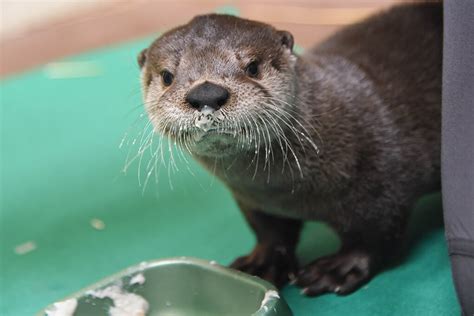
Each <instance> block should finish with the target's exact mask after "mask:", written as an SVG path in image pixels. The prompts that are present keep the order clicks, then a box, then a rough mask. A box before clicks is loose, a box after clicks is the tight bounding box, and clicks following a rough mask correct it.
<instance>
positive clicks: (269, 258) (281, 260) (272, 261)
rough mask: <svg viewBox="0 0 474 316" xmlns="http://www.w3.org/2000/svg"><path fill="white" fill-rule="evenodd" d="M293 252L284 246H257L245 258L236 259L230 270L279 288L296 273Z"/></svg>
mask: <svg viewBox="0 0 474 316" xmlns="http://www.w3.org/2000/svg"><path fill="white" fill-rule="evenodd" d="M297 266H298V264H297V260H296V257H295V255H294V251H290V250H288V249H287V248H286V247H285V246H264V245H257V246H256V247H255V248H254V250H253V251H252V252H251V253H250V254H249V255H247V256H242V257H239V258H237V259H236V260H235V261H234V262H233V263H232V264H231V265H230V267H231V268H234V269H237V270H240V271H242V272H245V273H248V274H251V275H255V276H258V277H260V278H262V279H264V280H267V281H269V282H271V283H272V284H274V285H275V286H276V287H278V288H281V287H282V286H284V285H285V284H286V283H287V282H288V280H289V278H290V275H294V274H295V272H296V271H297Z"/></svg>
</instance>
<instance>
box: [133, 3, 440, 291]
mask: <svg viewBox="0 0 474 316" xmlns="http://www.w3.org/2000/svg"><path fill="white" fill-rule="evenodd" d="M235 27H238V29H239V32H235ZM285 34H286V33H284V32H283V33H282V32H278V31H276V30H275V29H274V28H272V27H271V26H268V25H265V24H261V23H257V22H251V21H247V20H242V19H238V18H233V17H227V16H218V15H210V16H204V17H198V18H196V19H194V20H193V21H191V22H190V23H189V24H187V25H185V26H183V27H180V28H177V29H174V30H172V31H170V32H168V33H166V34H165V35H164V36H163V37H161V38H160V39H158V40H157V41H156V42H155V43H154V44H152V46H151V47H150V48H149V49H148V50H146V51H144V53H143V55H144V56H141V58H142V59H140V58H139V62H140V63H141V64H142V66H143V67H144V70H143V85H144V91H145V96H146V98H145V100H146V101H147V104H152V106H148V107H147V109H148V112H149V114H150V117H151V120H152V121H153V122H154V124H155V126H158V128H157V129H158V130H160V128H159V127H160V124H163V121H166V122H168V124H171V125H172V124H175V125H176V124H178V125H180V126H182V125H183V124H185V125H186V124H188V125H186V126H188V127H189V128H191V127H190V126H191V125H190V124H191V123H190V122H192V120H191V118H190V119H189V120H188V121H186V122H185V121H184V119H183V113H187V114H186V115H189V117H192V115H193V114H192V113H191V111H193V109H192V108H190V107H189V106H187V105H186V104H185V102H184V100H182V99H181V97H179V96H182V95H185V93H186V91H188V90H189V88H190V87H192V86H194V85H195V84H196V83H197V82H200V81H202V80H203V78H206V79H208V80H212V81H214V82H219V83H220V84H223V85H225V86H227V87H229V88H230V89H231V91H232V95H233V100H232V101H231V102H230V103H229V106H228V109H227V110H228V112H227V114H228V115H229V116H231V117H232V115H234V117H233V119H234V120H238V119H239V116H238V115H236V114H235V113H239V111H241V112H240V113H241V115H244V114H245V115H252V113H256V112H257V111H258V106H259V103H262V102H263V101H262V100H265V97H267V98H268V97H275V98H276V99H278V100H280V101H273V103H274V104H273V105H280V106H281V107H282V109H284V110H285V111H286V113H288V114H290V115H291V116H292V117H293V118H292V119H291V121H292V124H294V125H293V126H294V127H295V129H296V130H297V132H295V131H294V130H291V128H290V127H289V126H285V124H283V123H282V122H281V121H278V122H280V124H281V130H282V131H284V132H285V136H286V139H287V141H288V142H290V144H291V151H293V152H291V151H289V150H288V148H286V147H285V146H282V144H281V142H280V143H278V133H272V135H271V136H270V135H269V136H268V144H267V145H266V146H263V141H261V142H260V143H259V146H260V147H259V148H258V155H256V151H254V148H256V147H257V146H256V144H257V143H256V142H255V139H254V140H253V142H252V140H251V138H256V136H257V133H256V131H255V128H256V127H257V125H255V126H253V125H251V126H248V128H249V129H253V131H251V132H252V133H253V134H251V137H248V138H245V137H242V140H241V142H245V146H243V147H242V148H241V147H238V146H236V147H235V148H234V149H233V150H229V152H228V153H227V154H225V155H223V156H219V157H217V156H216V154H212V152H213V151H212V150H210V152H211V154H206V152H201V151H199V148H197V147H193V145H192V144H191V143H189V144H187V145H186V146H188V149H189V150H190V152H191V154H193V156H194V157H195V158H196V159H197V160H198V161H200V162H201V163H202V164H203V165H204V166H205V167H206V168H208V169H209V170H210V171H211V172H213V173H214V174H215V175H216V176H217V177H219V178H220V179H221V180H222V181H223V182H224V183H225V184H226V185H227V186H228V187H229V189H230V190H231V191H232V193H233V194H234V196H235V198H236V200H237V202H238V204H239V206H240V208H241V209H242V212H243V214H244V215H245V217H246V219H247V221H248V222H249V224H250V226H251V227H252V228H253V229H254V231H255V233H256V236H257V246H256V248H255V249H254V251H253V252H252V253H251V254H250V255H248V256H244V257H241V258H239V259H237V260H236V261H235V262H234V265H233V266H234V267H236V268H239V269H241V270H243V271H247V272H249V273H252V274H256V275H260V276H262V277H264V278H266V279H268V280H270V281H273V282H275V283H276V284H278V285H281V284H284V283H285V282H286V281H287V280H288V274H290V275H291V274H293V273H294V274H295V278H296V283H297V284H298V285H300V286H302V287H303V288H304V289H305V293H306V294H308V295H317V294H321V293H324V292H338V293H341V294H346V293H350V292H352V291H353V290H355V289H356V288H357V287H359V286H360V285H361V284H363V283H364V282H367V280H368V279H370V277H371V276H372V275H374V273H376V272H377V271H379V270H380V268H381V267H382V266H383V262H384V260H385V258H386V257H387V255H391V254H393V253H394V252H395V250H394V249H395V248H396V247H397V246H398V244H399V242H400V239H401V238H402V236H403V233H404V230H405V226H406V222H407V219H408V217H409V213H410V209H411V208H412V206H413V204H414V202H415V201H416V200H417V199H418V198H419V197H420V196H421V195H422V194H424V193H427V192H430V191H432V190H437V189H438V188H439V183H440V104H441V60H442V58H441V57H442V6H441V4H418V5H406V6H400V7H395V8H393V9H391V10H389V11H387V12H383V13H380V14H378V15H376V16H373V17H371V18H369V19H367V20H365V21H362V22H360V23H357V24H355V25H352V26H349V27H347V28H344V29H342V30H341V31H339V32H338V33H336V34H335V35H333V36H331V37H330V38H329V39H327V40H326V41H324V42H322V43H320V44H319V45H317V46H316V47H314V48H313V49H311V50H309V51H308V52H306V53H305V54H304V55H303V56H301V57H298V58H296V57H295V56H294V55H292V54H290V53H289V52H288V46H289V44H288V43H286V45H285V39H286V40H288V35H285ZM209 38H212V39H213V43H216V44H215V45H213V47H214V48H215V50H214V51H211V52H209V51H205V49H206V47H207V46H206V45H209ZM255 43H257V44H255ZM291 46H292V43H291ZM220 47H223V48H225V49H227V50H229V51H235V52H237V53H236V55H234V56H230V55H226V54H225V53H222V51H221V50H220V49H219V48H220ZM202 48H204V50H203V51H201V50H200V49H202ZM204 51H205V53H204ZM224 51H225V50H224ZM200 52H203V54H202V55H199V54H200ZM209 53H210V54H209ZM190 54H191V55H190ZM193 54H194V55H193ZM209 56H213V58H212V60H211V59H209V58H210V57H209ZM198 57H200V59H199V60H200V62H195V63H194V64H193V63H189V62H190V61H192V60H196V59H197V58H198ZM252 58H257V59H258V58H259V59H261V60H262V61H264V62H265V64H264V66H263V68H262V77H261V78H258V79H257V80H249V79H248V78H246V77H245V75H242V73H241V69H242V67H243V65H245V63H247V62H248V61H249V60H251V59H252ZM160 63H161V65H159V64H160ZM183 63H184V64H183ZM163 64H166V65H168V66H167V67H174V69H177V70H176V73H177V74H179V73H180V72H185V73H186V76H184V77H182V78H181V77H180V78H178V77H177V78H176V80H177V82H176V84H175V87H173V89H176V90H179V91H180V92H175V93H173V94H171V93H168V94H166V93H163V88H162V87H160V86H159V85H160V83H159V76H157V71H158V69H160V67H163ZM229 65H232V66H229ZM276 99H275V100H276ZM153 100H159V101H155V102H154V101H153ZM158 107H168V108H169V109H166V111H164V110H162V109H161V110H160V109H158ZM178 109H179V110H178ZM252 111H254V112H252ZM242 113H244V114H242ZM274 114H275V115H276V116H277V117H278V115H280V117H281V116H283V114H282V113H279V112H275V113H274ZM254 115H256V114H254ZM163 116H165V117H166V119H164V118H163ZM240 118H241V117H240ZM293 119H297V120H298V123H295V122H294V121H293ZM288 120H290V118H288ZM177 122H179V123H177ZM267 123H269V124H270V123H272V122H271V121H270V119H269V118H268V121H267ZM260 127H261V128H262V133H263V130H264V127H263V126H260ZM267 128H268V127H267ZM161 132H162V133H163V134H165V135H168V136H171V137H173V134H171V135H170V133H169V131H166V129H161ZM269 132H272V130H270V129H269ZM273 132H276V131H275V130H273ZM298 133H301V135H299V136H298ZM273 134H277V136H275V135H273ZM174 136H176V134H174ZM188 136H189V135H188ZM249 139H250V140H249ZM280 141H281V138H280ZM194 145H195V144H194ZM198 147H199V146H198ZM285 149H286V151H285ZM269 150H270V151H271V156H270V155H269V153H268V151H269ZM215 151H217V152H218V151H219V148H216V149H215ZM297 164H298V166H297ZM255 167H257V168H255ZM203 216H204V215H203ZM304 220H321V221H324V222H327V223H329V224H330V225H331V226H332V227H334V228H335V230H336V231H337V232H338V233H339V235H340V236H341V238H342V241H343V247H342V249H341V251H340V252H339V253H338V254H336V255H335V257H331V258H332V259H331V258H329V259H328V260H329V262H330V265H331V267H332V268H331V269H332V270H331V269H327V262H326V263H324V262H323V261H321V260H319V261H315V262H313V263H312V264H310V265H309V266H308V267H305V268H303V269H301V270H299V274H298V269H297V262H296V259H295V258H294V250H295V247H296V244H297V242H298V235H299V231H300V228H301V224H302V221H304ZM348 266H349V268H347V267H348ZM338 267H341V269H340V270H341V271H343V270H344V271H345V270H348V269H349V271H350V272H346V274H343V273H342V272H340V271H339V270H337V269H339V268H338ZM342 267H343V268H344V269H343V268H342ZM351 267H352V268H351ZM325 269H327V270H325ZM334 270H336V273H335V272H334ZM337 271H339V272H337ZM321 274H323V277H321V276H319V277H318V275H321ZM341 278H342V280H341Z"/></svg>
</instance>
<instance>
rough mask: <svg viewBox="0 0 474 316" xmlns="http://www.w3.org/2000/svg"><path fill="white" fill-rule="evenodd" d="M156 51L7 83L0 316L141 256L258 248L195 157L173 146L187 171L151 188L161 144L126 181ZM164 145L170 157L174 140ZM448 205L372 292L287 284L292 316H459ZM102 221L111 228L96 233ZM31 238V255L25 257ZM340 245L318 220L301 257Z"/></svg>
mask: <svg viewBox="0 0 474 316" xmlns="http://www.w3.org/2000/svg"><path fill="white" fill-rule="evenodd" d="M149 42H150V40H149V39H146V40H142V41H138V42H132V43H128V44H125V45H120V46H117V47H113V48H110V49H106V50H100V51H96V52H91V53H87V54H83V55H80V56H76V57H71V58H67V59H66V60H63V61H62V62H68V63H69V64H62V65H63V66H61V65H59V66H58V65H53V66H51V65H50V66H49V67H42V68H38V69H35V70H33V71H31V72H28V73H25V74H21V75H18V76H15V77H11V78H9V79H7V80H4V81H3V82H1V91H0V92H1V172H2V174H1V208H0V211H1V213H0V215H1V227H0V229H1V231H0V238H1V244H0V247H1V252H0V255H1V274H0V286H1V288H0V291H1V293H0V294H1V295H0V304H1V305H0V314H1V315H15V316H17V315H31V314H32V313H33V312H34V311H37V310H39V309H40V308H42V307H44V306H45V305H47V304H49V303H50V302H53V301H55V300H57V299H60V298H61V297H63V296H65V295H67V294H70V293H72V292H75V291H77V290H78V289H80V288H82V287H84V286H86V285H88V284H91V283H94V282H95V281H96V280H98V279H100V278H103V277H104V276H107V275H109V274H112V273H114V272H116V271H119V270H121V269H123V268H125V267H127V266H129V265H132V264H135V263H137V262H140V261H143V260H149V259H153V258H164V257H172V256H194V257H200V258H205V259H210V260H216V261H218V262H220V263H222V264H228V263H229V262H231V261H232V259H233V258H234V257H236V256H238V255H241V254H243V253H245V252H247V251H249V250H250V249H251V248H252V245H253V242H254V238H253V236H252V234H251V232H250V230H249V229H248V227H247V226H246V224H245V222H244V221H243V219H242V217H241V216H240V214H239V212H238V209H237V207H236V205H235V203H234V202H233V200H232V198H231V195H230V194H229V192H228V191H227V190H226V189H225V188H224V186H223V185H222V184H221V183H219V182H218V181H216V180H213V178H212V177H210V176H209V175H208V174H207V173H206V172H205V171H204V170H202V169H201V168H200V167H199V166H198V165H197V164H196V163H194V162H193V161H192V160H190V158H189V157H187V156H185V157H184V158H183V157H181V155H180V154H179V153H178V152H177V151H176V150H173V151H172V152H173V157H174V158H175V160H176V165H177V168H178V169H179V171H175V170H174V169H173V170H174V171H171V169H170V168H169V167H168V164H165V165H164V166H162V167H161V169H160V171H159V172H158V174H157V177H156V180H155V174H154V172H152V175H151V177H150V179H149V181H148V183H147V186H146V188H144V186H143V182H144V180H145V178H146V175H147V171H146V169H147V168H146V167H147V165H149V166H154V161H152V163H151V164H149V161H150V159H153V158H152V156H153V153H154V152H155V151H154V150H155V149H156V148H157V147H156V144H157V142H159V140H158V139H157V138H156V139H155V142H154V146H155V147H153V149H152V150H151V151H146V152H145V153H144V156H143V159H142V162H141V164H140V163H139V162H140V161H139V159H137V160H135V161H134V162H133V163H132V164H131V165H130V167H129V168H128V170H127V172H125V173H124V172H123V169H124V166H125V164H126V163H125V162H126V158H127V154H128V153H130V155H131V157H133V156H134V155H136V154H137V152H138V148H139V146H140V140H142V135H144V139H146V137H147V135H148V134H146V133H144V134H143V133H142V131H143V130H144V129H145V128H146V117H143V118H141V119H140V115H141V114H142V113H143V110H142V107H141V96H140V89H139V80H138V76H139V73H138V69H137V66H136V55H137V54H138V52H139V51H140V50H141V49H142V48H143V47H145V46H146V45H147V44H148V43H149ZM64 65H66V68H65V69H62V68H61V67H64ZM55 67H56V68H55ZM58 67H59V68H58ZM58 76H59V77H61V76H73V77H70V78H59V79H54V78H57V77H58ZM74 76H76V77H74ZM137 119H138V122H136V121H137ZM146 131H147V132H149V131H150V129H149V128H148V129H146ZM124 135H126V139H125V141H124V143H123V146H122V148H119V145H120V144H121V142H122V139H123V137H124ZM135 138H137V141H136V142H135V143H134V141H133V139H135ZM163 149H164V159H165V161H169V158H170V154H169V152H168V145H167V144H165V146H164V147H163ZM160 157H161V155H160ZM160 159H161V158H160ZM139 165H140V166H141V168H140V170H138V167H139ZM168 170H170V171H168ZM138 174H140V181H139V177H138ZM139 183H142V185H141V186H140V185H139ZM440 204H441V203H440V198H439V196H438V195H435V196H432V197H429V198H426V199H424V200H423V201H422V202H421V203H420V204H419V205H418V208H417V213H416V214H417V217H416V218H415V220H414V224H413V227H412V228H416V229H413V231H420V230H422V231H423V232H424V233H423V234H421V233H413V234H412V237H411V247H410V250H409V252H408V255H407V258H406V260H405V261H404V262H402V264H401V265H399V266H394V267H392V268H391V269H389V270H387V271H385V272H383V273H382V274H380V275H379V276H377V277H376V278H375V279H374V280H373V281H372V282H370V284H369V285H368V286H367V288H364V289H362V290H360V291H359V292H357V293H355V294H354V295H351V296H348V297H344V298H341V297H336V296H335V295H325V296H322V297H319V298H316V299H308V298H305V297H302V296H300V295H299V293H298V290H297V289H296V288H294V287H288V288H286V289H285V290H284V291H283V294H284V295H285V297H286V298H287V301H288V303H289V305H290V306H291V307H292V309H293V310H294V311H295V315H313V314H315V315H344V314H350V315H405V314H406V315H418V314H419V315H458V314H459V308H458V307H457V303H456V298H455V295H454V290H453V286H452V283H451V275H450V270H449V261H448V257H447V252H446V247H445V242H444V238H443V230H442V227H441V224H440V221H439V219H440V218H441V215H440V212H441V211H440ZM93 219H100V220H101V221H103V223H104V224H105V227H104V228H103V229H102V230H98V229H95V228H93V227H92V225H91V224H90V222H91V220H93ZM436 219H438V220H436ZM99 228H100V227H99ZM28 241H30V242H33V243H34V245H35V246H36V249H34V250H32V251H30V252H28V253H25V254H17V252H21V249H17V252H15V248H16V247H17V246H18V245H21V244H24V243H25V242H28ZM337 245H338V240H337V238H336V237H335V235H334V234H333V233H332V232H331V231H330V230H329V229H328V228H327V227H325V226H324V225H321V224H315V223H312V224H311V225H309V227H307V228H306V230H305V232H304V237H303V241H302V244H301V245H300V249H299V254H300V256H301V257H302V261H303V262H308V261H310V260H312V259H314V258H315V257H316V256H320V255H322V254H327V253H329V252H331V251H334V250H335V249H336V248H337Z"/></svg>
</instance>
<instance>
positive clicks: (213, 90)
mask: <svg viewBox="0 0 474 316" xmlns="http://www.w3.org/2000/svg"><path fill="white" fill-rule="evenodd" d="M228 99H229V91H228V90H227V89H226V88H224V87H221V86H219V85H216V84H214V83H211V82H208V81H206V82H204V83H201V84H200V85H198V86H196V87H194V88H192V89H191V91H189V93H188V95H187V96H186V102H188V104H189V105H191V107H193V108H195V109H197V110H198V111H201V110H202V109H203V108H204V106H208V107H211V108H213V109H214V110H216V111H217V110H218V109H220V108H221V107H222V106H223V105H224V104H225V103H226V102H227V100H228Z"/></svg>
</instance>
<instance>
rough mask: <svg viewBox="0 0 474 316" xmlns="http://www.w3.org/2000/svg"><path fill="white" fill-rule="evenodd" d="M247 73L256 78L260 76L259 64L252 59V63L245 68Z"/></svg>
mask: <svg viewBox="0 0 474 316" xmlns="http://www.w3.org/2000/svg"><path fill="white" fill-rule="evenodd" d="M245 71H246V72H247V75H248V76H249V77H252V78H256V77H257V76H258V64H257V62H256V61H252V62H251V63H250V64H248V65H247V68H246V69H245Z"/></svg>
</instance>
